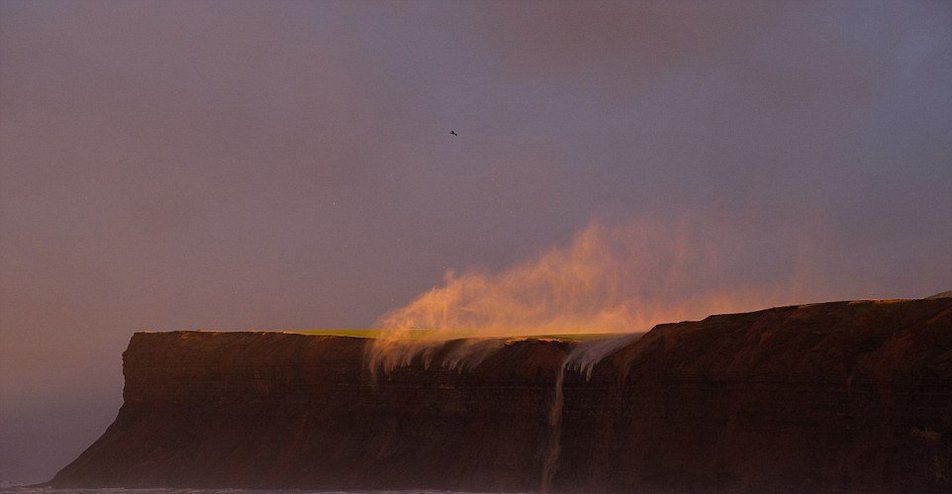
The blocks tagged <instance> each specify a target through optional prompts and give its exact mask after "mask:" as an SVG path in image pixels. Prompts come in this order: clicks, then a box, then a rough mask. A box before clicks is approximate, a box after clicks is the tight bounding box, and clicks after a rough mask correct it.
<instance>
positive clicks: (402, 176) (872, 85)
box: [0, 1, 952, 481]
mask: <svg viewBox="0 0 952 494" xmlns="http://www.w3.org/2000/svg"><path fill="white" fill-rule="evenodd" d="M950 53H952V7H950V5H949V4H947V3H943V2H925V1H924V2H902V3H897V2H885V1H884V2H876V1H873V2H869V1H863V2H836V3H832V4H830V3H811V2H806V3H797V4H796V5H777V4H772V3H750V2H697V3H691V2H683V3H682V2H678V3H671V2H644V3H636V4H632V3H629V2H579V3H570V2H545V3H542V2H539V3H528V2H527V3H515V4H514V3H511V2H481V3H459V4H458V3H445V2H405V3H398V4H372V3H355V2H286V3H281V4H277V5H275V4H272V3H264V2H218V1H172V2H150V1H144V2H132V3H130V2H112V1H103V2H29V3H27V2H0V342H2V344H0V437H3V438H4V440H2V441H0V479H2V480H18V481H43V480H47V479H48V478H49V477H50V476H52V474H53V473H54V472H55V471H56V470H57V469H59V468H61V467H62V466H64V464H65V462H68V461H69V460H70V459H71V458H74V457H75V456H76V454H78V453H79V452H80V451H81V450H82V449H83V448H84V447H85V446H86V445H88V444H89V442H90V441H91V439H92V438H95V437H96V436H97V435H98V434H99V433H101V432H102V430H103V429H104V426H105V424H108V423H109V421H110V420H111V419H112V417H113V416H114V414H115V410H116V409H117V408H118V406H119V404H120V403H121V391H122V375H121V353H122V351H123V349H124V348H125V345H126V344H127V342H128V339H129V337H130V336H131V334H132V333H133V332H134V331H137V330H143V329H152V330H172V329H199V328H203V329H223V330H241V329H276V330H278V329H309V328H323V327H334V328H340V327H370V326H373V325H374V324H375V323H377V321H378V318H380V316H381V315H384V314H390V315H391V316H393V317H401V316H407V317H406V318H405V319H404V320H406V321H413V324H424V325H427V326H429V325H431V321H430V320H429V319H427V317H429V316H427V317H422V316H421V315H420V314H421V313H420V312H418V311H417V310H416V308H418V307H420V305H419V301H420V300H423V299H424V298H427V297H428V294H432V295H429V297H430V298H431V299H432V298H434V297H437V296H438V295H439V296H448V295H450V294H452V293H454V292H453V290H456V289H457V288H463V287H469V286H471V285H472V284H473V283H476V282H477V281H478V282H485V283H490V284H493V283H497V284H498V283H502V282H505V281H506V280H509V279H510V277H511V276H512V275H513V273H519V272H522V271H524V270H531V269H533V268H534V267H538V266H539V265H540V263H544V262H546V259H550V258H553V256H554V258H559V256H562V257H569V258H572V255H573V253H574V252H576V250H575V248H576V246H580V245H582V244H579V242H583V243H584V239H585V238H586V235H594V236H595V237H597V238H602V236H606V238H607V239H609V240H611V241H610V242H608V243H609V245H614V246H615V247H612V249H621V252H617V251H616V250H611V251H610V252H609V253H608V254H606V256H607V259H609V260H611V261H612V262H615V263H622V262H623V261H624V260H627V259H629V258H631V259H635V260H636V262H635V264H634V265H633V266H636V268H627V267H624V266H628V265H627V264H622V266H623V267H621V268H620V269H621V271H620V274H626V273H631V274H632V276H634V275H635V274H643V276H640V277H638V279H632V278H630V277H626V276H620V275H619V276H618V277H617V280H616V281H613V282H612V283H621V284H622V286H619V287H618V289H617V291H615V292H612V291H609V293H611V294H612V295H611V297H609V298H610V303H607V304H604V305H600V306H599V308H598V309H596V308H595V306H586V305H585V303H587V301H590V300H593V299H596V298H598V296H599V295H600V294H602V293H604V292H603V291H597V290H596V291H593V292H591V293H590V294H588V295H585V297H587V298H585V297H583V299H582V301H584V302H585V303H582V301H580V302H579V304H578V305H577V306H574V307H573V308H572V309H571V310H570V311H568V312H561V311H556V312H548V313H547V314H556V313H560V314H562V315H561V316H557V317H556V316H546V315H535V314H532V315H530V314H525V315H519V314H518V311H520V310H522V309H523V308H524V305H515V306H513V307H512V308H511V309H512V310H511V311H510V312H511V313H513V314H515V316H512V315H511V314H510V315H507V316H506V317H507V318H509V319H507V320H508V321H514V322H515V323H518V324H519V325H520V326H525V327H539V328H543V327H544V328H546V329H545V331H549V330H550V329H552V328H561V327H570V326H573V327H574V326H580V327H581V326H586V327H592V328H593V330H594V326H599V327H602V326H604V327H606V328H608V327H611V328H616V327H617V328H622V327H625V328H627V327H632V328H644V327H645V326H647V325H650V324H652V323H653V322H655V321H658V320H660V319H663V318H668V317H672V318H694V317H703V315H705V314H704V312H707V311H721V310H742V309H744V310H745V309H748V308H759V305H760V304H773V303H801V302H812V301H820V300H830V299H861V298H901V297H909V298H915V297H922V296H928V295H931V294H933V293H936V292H940V291H944V290H948V289H949V288H950V287H949V283H950V281H949V280H952V249H949V248H948V246H949V245H952V219H950V216H949V214H948V211H952V192H950V191H952V166H949V164H950V163H952V139H949V136H950V135H952V57H950V56H949V54H950ZM450 130H455V131H456V132H457V133H458V134H459V135H458V136H452V135H450V134H449V131H450ZM632 225H634V226H632ZM616 231H619V232H625V233H622V234H621V235H622V236H623V237H624V236H626V235H631V236H633V237H634V238H639V237H638V235H640V233H638V232H643V231H644V232H657V233H652V234H651V235H649V236H648V237H649V238H650V239H651V240H658V239H661V241H660V242H659V243H658V244H655V243H652V242H648V243H644V242H634V243H629V242H627V241H622V242H620V243H618V242H615V241H614V240H612V238H613V237H612V232H616ZM626 238H627V237H626ZM682 241H683V243H679V242H682ZM653 245H662V246H665V245H673V246H676V247H677V248H678V249H681V250H676V251H672V250H669V248H668V247H652V246H653ZM579 249H581V247H579ZM631 249H633V251H632V252H629V250H631ZM639 249H642V250H639ZM629 254H630V255H629ZM675 254H678V255H681V256H682V257H677V256H676V255H675ZM547 256H549V257H547ZM582 257H583V258H584V256H582ZM647 260H651V261H654V262H647ZM639 263H642V264H639ZM679 263H681V264H679ZM694 267H697V268H698V269H699V271H695V269H694ZM605 271H606V272H605V274H612V273H613V271H608V270H605ZM448 272H452V273H453V274H451V275H447V273H448ZM669 272H670V273H674V274H675V275H676V276H675V277H674V278H672V280H674V281H672V283H673V285H672V286H673V287H674V288H672V289H670V290H668V289H667V285H665V284H664V283H662V282H659V280H664V279H665V276H666V273H669ZM696 272H697V273H699V274H695V273H696ZM648 281H650V283H648ZM640 283H644V284H640ZM517 285H518V284H517ZM596 285H597V284H596ZM530 286H548V285H546V284H542V285H538V284H536V285H530ZM662 288H664V289H662ZM612 290H614V288H612ZM642 291H644V295H642ZM460 293H461V294H462V298H458V299H456V300H457V302H452V303H450V305H449V306H450V307H463V306H468V305H469V304H472V303H474V302H473V300H475V299H474V298H473V297H472V293H473V292H472V291H470V289H469V288H466V289H465V290H462V292H460ZM616 293H617V296H616V295H615V294H616ZM719 294H721V295H724V297H725V298H724V299H723V300H719V299H718V295H719ZM632 297H634V298H635V300H638V301H639V303H638V304H628V305H625V301H626V300H629V299H631V298H632ZM639 297H640V298H639ZM682 297H684V299H682ZM560 300H562V299H561V298H556V299H554V300H553V301H560ZM464 302H465V303H464ZM401 308H404V309H401ZM602 309H604V310H602ZM612 310H617V313H618V314H619V315H618V316H617V318H616V316H615V315H614V314H615V312H612ZM388 317H390V316H388ZM467 317H468V316H467ZM486 317H488V316H480V317H479V318H473V319H466V318H462V319H460V318H457V319H458V320H459V321H463V322H465V324H468V325H471V326H475V325H478V324H483V323H486V324H489V325H490V326H491V325H493V324H499V325H502V324H503V321H502V320H499V321H496V322H494V321H493V320H492V319H489V320H487V319H486ZM512 317H516V319H515V320H513V319H512ZM520 317H522V318H524V319H519V318H520ZM591 320H603V321H606V322H605V323H604V325H602V324H590V321H591ZM608 321H623V322H618V323H615V322H611V323H609V322H608ZM110 410H111V411H110ZM6 438H15V440H12V441H7V440H6ZM54 445H55V447H53V446H54ZM53 449H55V451H51V450H53Z"/></svg>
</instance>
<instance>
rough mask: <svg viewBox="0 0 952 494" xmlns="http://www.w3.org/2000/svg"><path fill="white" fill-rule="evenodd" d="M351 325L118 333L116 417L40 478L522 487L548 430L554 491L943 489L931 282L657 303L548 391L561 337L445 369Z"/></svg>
mask: <svg viewBox="0 0 952 494" xmlns="http://www.w3.org/2000/svg"><path fill="white" fill-rule="evenodd" d="M366 342H367V341H366V340H361V339H355V338H343V337H320V336H306V335H298V334H285V333H206V332H200V333H199V332H172V333H138V334H136V335H134V336H133V338H132V340H131V342H130V344H129V348H128V349H127V350H126V352H125V353H124V355H123V362H124V365H123V368H124V374H125V378H126V385H125V390H124V398H125V403H124V404H123V406H122V408H121V410H120V412H119V415H118V417H117V418H116V420H115V422H114V423H113V424H112V425H111V426H110V427H109V428H108V429H107V430H106V432H105V433H104V434H103V436H102V437H101V438H100V439H99V440H98V441H96V442H95V443H94V444H93V445H92V446H90V447H89V449H88V450H86V451H85V452H84V453H83V454H82V455H80V457H79V458H77V459H76V460H75V461H74V462H73V463H71V464H70V465H69V466H67V467H66V468H64V469H63V470H62V471H61V472H60V473H59V474H57V476H56V477H55V478H54V479H53V480H52V482H51V483H52V484H53V485H54V486H59V487H80V486H123V487H145V486H189V487H203V486H204V487H270V488H278V487H303V488H319V489H345V488H349V489H385V488H386V489H415V488H430V489H452V490H490V491H492V490H518V491H533V490H538V489H539V488H540V486H542V485H543V484H544V483H546V482H545V479H543V472H544V471H545V470H546V468H545V466H546V464H547V463H550V462H551V461H552V459H553V451H555V452H556V454H555V456H554V458H555V464H554V465H551V464H550V465H549V466H550V469H549V471H550V478H549V479H548V481H549V482H550V483H551V484H550V485H551V486H552V488H553V490H557V491H558V490H561V491H585V492H593V491H595V492H598V491H617V492H632V491H639V490H641V491H647V492H765V493H766V492H769V493H773V492H856V491H862V492H866V491H869V492H949V490H950V489H952V299H949V298H940V299H932V300H915V301H895V302H837V303H829V304H816V305H810V306H801V307H782V308H776V309H769V310H765V311H760V312H754V313H748V314H733V315H723V316H712V317H709V318H707V319H705V320H703V321H699V322H687V323H678V324H668V325H660V326H658V327H656V328H654V329H652V331H651V332H649V333H647V334H646V335H645V336H644V337H643V338H641V339H638V340H637V341H634V342H632V343H628V344H626V345H624V346H622V347H621V348H620V349H617V350H615V351H613V353H610V354H609V355H607V356H606V357H605V358H603V359H602V360H601V361H600V362H598V364H596V365H595V367H594V368H593V369H592V374H591V377H590V379H588V378H587V376H586V375H584V374H582V373H581V372H579V371H577V370H574V369H573V368H572V367H571V366H570V367H569V368H568V369H567V370H566V372H565V375H564V385H563V388H562V390H561V398H562V403H563V406H562V407H561V409H560V410H553V408H552V406H553V402H554V401H555V397H556V396H557V394H558V393H557V392H556V389H555V383H556V380H557V379H556V378H557V376H558V374H559V371H560V369H561V368H562V365H563V363H564V362H565V360H566V357H567V356H568V355H569V354H570V353H571V352H572V350H573V348H575V345H576V344H574V343H569V342H563V341H552V340H517V341H509V342H499V344H498V346H499V350H497V351H495V352H493V353H491V354H490V355H489V357H487V358H486V359H485V360H482V361H481V362H479V363H478V365H476V366H475V367H472V368H464V369H462V370H451V369H446V368H442V367H441V366H440V365H439V362H441V361H442V360H441V357H440V352H443V354H445V355H451V354H453V355H458V354H457V353H454V351H453V349H454V345H457V346H458V345H461V344H462V343H461V342H448V343H446V344H445V345H444V346H443V347H441V348H440V349H438V351H437V352H436V353H435V354H432V355H429V356H428V357H427V359H425V360H424V359H422V358H421V359H417V360H416V361H414V362H413V364H412V365H410V366H408V367H404V368H400V369H398V370H396V371H395V372H394V373H392V374H390V375H388V376H383V377H378V379H377V380H376V381H375V380H373V379H372V378H371V375H370V373H369V372H368V370H367V366H366V364H365V362H364V356H365V348H364V345H365V344H366ZM554 411H557V412H558V418H559V420H557V421H553V420H552V417H553V412H554ZM552 424H557V425H556V426H553V425H552ZM554 427H558V431H554V430H553V428H554ZM553 447H554V449H553Z"/></svg>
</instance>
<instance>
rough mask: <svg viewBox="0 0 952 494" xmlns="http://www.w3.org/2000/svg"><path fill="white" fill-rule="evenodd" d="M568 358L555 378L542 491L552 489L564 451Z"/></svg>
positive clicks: (543, 466)
mask: <svg viewBox="0 0 952 494" xmlns="http://www.w3.org/2000/svg"><path fill="white" fill-rule="evenodd" d="M567 364H568V359H566V360H565V361H564V362H562V365H561V366H560V367H559V374H558V375H557V376H556V378H555V397H554V398H553V399H552V408H550V409H549V443H548V445H547V446H548V447H547V448H546V453H545V458H544V460H543V463H542V485H541V486H540V488H539V490H540V491H541V492H549V491H550V490H551V489H552V480H553V479H554V478H555V471H556V470H557V469H558V466H559V453H561V451H562V445H561V440H562V405H563V404H564V403H565V394H564V391H563V389H562V387H563V385H564V384H565V368H566V367H567Z"/></svg>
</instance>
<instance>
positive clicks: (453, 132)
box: [450, 130, 459, 136]
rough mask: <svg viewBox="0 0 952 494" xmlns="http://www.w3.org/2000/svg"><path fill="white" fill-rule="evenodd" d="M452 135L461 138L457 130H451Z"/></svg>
mask: <svg viewBox="0 0 952 494" xmlns="http://www.w3.org/2000/svg"><path fill="white" fill-rule="evenodd" d="M450 135H454V136H459V134H457V133H456V131H455V130H451V131H450Z"/></svg>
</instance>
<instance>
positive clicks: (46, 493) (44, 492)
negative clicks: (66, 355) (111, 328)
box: [0, 486, 518, 494]
mask: <svg viewBox="0 0 952 494" xmlns="http://www.w3.org/2000/svg"><path fill="white" fill-rule="evenodd" d="M418 493H419V494H478V493H470V492H467V493H462V492H457V491H433V490H429V491H421V490H414V491H316V490H308V489H300V490H252V489H119V488H109V489H50V488H45V487H17V486H3V487H0V494H418ZM494 494H500V493H494ZM512 494H518V493H512Z"/></svg>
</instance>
